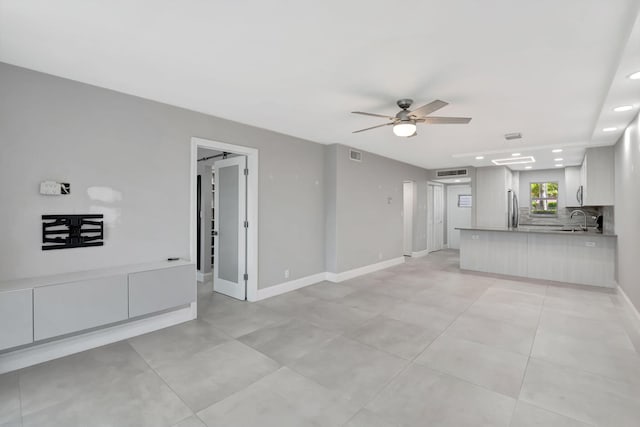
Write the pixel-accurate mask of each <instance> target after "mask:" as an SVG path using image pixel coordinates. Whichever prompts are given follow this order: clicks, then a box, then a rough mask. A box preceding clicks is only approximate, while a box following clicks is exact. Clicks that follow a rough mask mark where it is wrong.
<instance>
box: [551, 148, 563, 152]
mask: <svg viewBox="0 0 640 427" xmlns="http://www.w3.org/2000/svg"><path fill="white" fill-rule="evenodd" d="M551 152H552V153H562V148H556V149H555V150H551Z"/></svg>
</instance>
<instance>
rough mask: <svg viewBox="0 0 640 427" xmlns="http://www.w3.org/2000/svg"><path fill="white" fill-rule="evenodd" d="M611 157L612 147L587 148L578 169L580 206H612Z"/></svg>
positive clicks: (612, 178) (612, 161)
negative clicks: (580, 186)
mask: <svg viewBox="0 0 640 427" xmlns="http://www.w3.org/2000/svg"><path fill="white" fill-rule="evenodd" d="M613 156H614V155H613V146H608V147H596V148H587V151H586V153H585V155H584V161H583V162H582V168H581V169H580V183H581V184H582V203H581V206H609V205H613V201H614V174H613V168H614V157H613ZM565 176H566V175H565Z"/></svg>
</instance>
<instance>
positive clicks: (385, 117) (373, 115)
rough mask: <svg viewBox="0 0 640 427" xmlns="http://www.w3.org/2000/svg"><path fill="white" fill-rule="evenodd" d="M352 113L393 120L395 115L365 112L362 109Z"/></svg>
mask: <svg viewBox="0 0 640 427" xmlns="http://www.w3.org/2000/svg"><path fill="white" fill-rule="evenodd" d="M351 113H352V114H362V115H363V116H372V117H382V118H384V119H389V120H395V117H391V116H385V115H384V114H375V113H365V112H363V111H352V112H351Z"/></svg>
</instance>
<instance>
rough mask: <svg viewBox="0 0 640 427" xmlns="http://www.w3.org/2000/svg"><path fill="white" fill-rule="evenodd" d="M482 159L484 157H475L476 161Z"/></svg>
mask: <svg viewBox="0 0 640 427" xmlns="http://www.w3.org/2000/svg"><path fill="white" fill-rule="evenodd" d="M482 159H484V156H476V160H482Z"/></svg>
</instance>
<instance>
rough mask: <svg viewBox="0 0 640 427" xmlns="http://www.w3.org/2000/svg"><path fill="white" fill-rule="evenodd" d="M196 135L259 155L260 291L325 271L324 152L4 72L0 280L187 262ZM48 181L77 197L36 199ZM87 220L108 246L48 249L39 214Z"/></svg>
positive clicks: (0, 86)
mask: <svg viewBox="0 0 640 427" xmlns="http://www.w3.org/2000/svg"><path fill="white" fill-rule="evenodd" d="M209 96H215V94H209ZM193 136H197V137H202V138H207V139H212V140H217V141H222V142H227V143H231V144H239V145H245V146H250V147H255V148H258V149H259V150H260V171H259V173H260V196H259V215H260V216H259V221H260V224H259V227H260V228H259V240H260V243H259V245H260V246H259V262H260V265H259V275H260V277H259V287H260V288H264V287H267V286H271V285H274V284H277V283H281V282H283V281H285V280H284V275H283V274H284V270H285V269H290V271H291V276H290V279H289V280H293V279H296V278H299V277H304V276H307V275H311V274H315V273H319V272H322V271H325V266H324V226H325V215H324V206H323V203H324V182H323V175H324V161H323V155H324V151H323V150H324V147H323V146H322V145H320V144H316V143H312V142H309V141H304V140H301V139H298V138H294V137H290V136H286V135H282V134H278V133H275V132H270V131H267V130H264V129H259V128H255V127H251V126H247V125H243V124H240V123H236V122H231V121H227V120H223V119H219V118H215V117H211V116H207V115H205V114H200V113H196V112H193V111H188V110H184V109H181V108H176V107H172V106H168V105H165V104H161V103H157V102H152V101H148V100H144V99H141V98H136V97H133V96H129V95H124V94H120V93H117V92H113V91H109V90H105V89H101V88H97V87H93V86H89V85H85V84H81V83H77V82H73V81H71V80H66V79H61V78H57V77H53V76H49V75H45V74H41V73H38V72H34V71H29V70H25V69H22V68H18V67H14V66H10V65H7V64H0V147H1V150H2V151H1V155H0V180H1V182H2V183H3V185H2V189H1V190H0V196H2V197H1V199H0V200H1V201H0V203H1V208H0V236H2V237H1V240H0V280H4V279H10V278H17V277H33V276H39V275H49V274H55V273H63V272H69V271H77V270H88V269H95V268H102V267H110V266H115V265H123V264H131V263H143V262H150V261H156V260H161V259H165V258H167V257H171V256H179V257H183V258H188V257H189V223H190V211H189V209H190V206H189V203H190V197H189V191H190V187H189V174H190V165H189V153H190V139H191V137H193ZM46 179H54V180H59V181H64V182H70V183H71V192H72V194H71V195H69V196H60V197H47V196H41V195H39V194H38V188H39V187H38V186H39V182H40V181H42V180H46ZM98 186H99V187H109V188H111V189H113V190H115V191H119V192H121V195H122V197H121V199H118V197H113V198H112V200H111V201H109V200H107V199H103V201H100V200H92V199H91V198H90V197H89V195H88V192H87V191H88V189H89V188H90V187H98ZM102 193H104V191H103V192H102ZM112 194H114V195H117V194H118V193H115V192H113V193H112ZM88 212H105V213H107V214H108V215H107V216H108V221H109V226H108V228H107V231H106V244H105V246H103V247H98V248H80V249H66V250H58V251H42V250H41V249H40V246H41V221H40V215H42V214H46V213H88ZM399 235H401V234H399Z"/></svg>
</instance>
